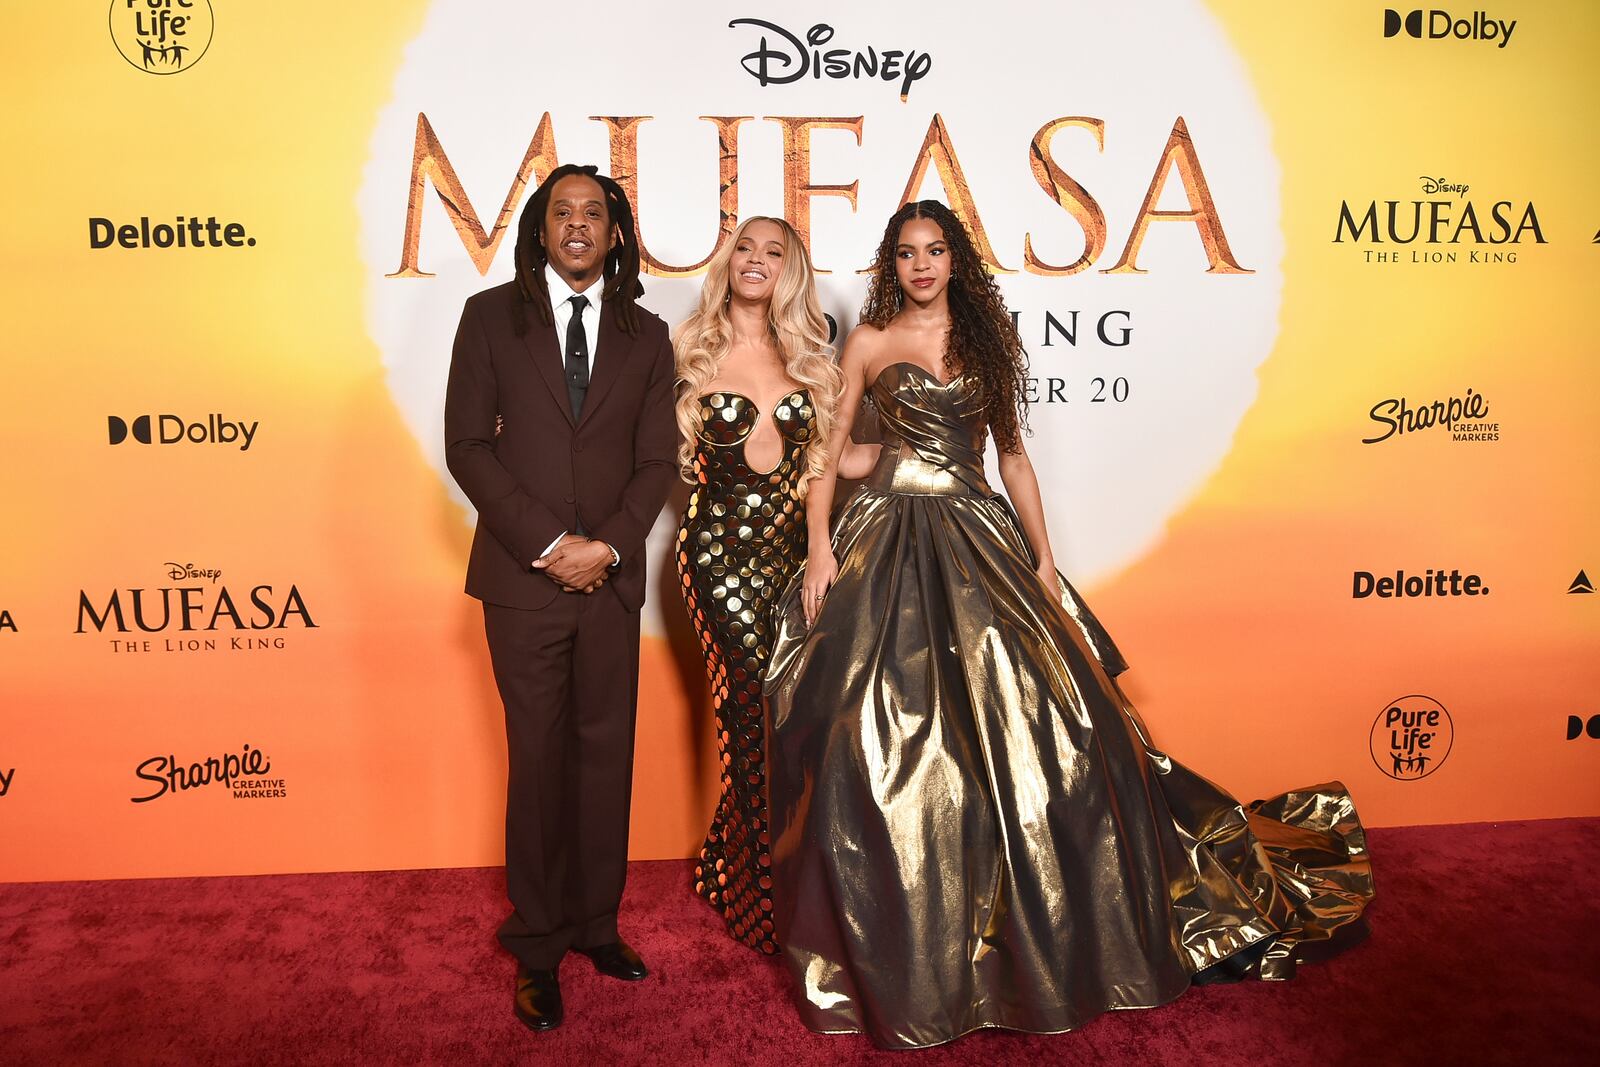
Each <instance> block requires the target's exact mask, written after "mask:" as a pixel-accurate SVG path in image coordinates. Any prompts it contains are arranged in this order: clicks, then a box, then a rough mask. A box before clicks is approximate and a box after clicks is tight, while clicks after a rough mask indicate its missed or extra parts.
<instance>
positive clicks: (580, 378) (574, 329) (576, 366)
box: [567, 296, 589, 419]
mask: <svg viewBox="0 0 1600 1067" xmlns="http://www.w3.org/2000/svg"><path fill="white" fill-rule="evenodd" d="M571 303H572V321H571V322H568V323H567V398H568V399H569V400H571V401H572V417H573V419H577V417H578V416H579V415H581V414H582V413H583V397H584V394H585V393H587V392H588V391H589V335H588V334H587V333H586V332H585V331H584V329H583V309H584V308H586V307H588V306H589V298H588V297H586V296H575V297H573V298H572V301H571Z"/></svg>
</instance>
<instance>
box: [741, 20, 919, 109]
mask: <svg viewBox="0 0 1600 1067" xmlns="http://www.w3.org/2000/svg"><path fill="white" fill-rule="evenodd" d="M735 26H753V27H755V28H756V29H757V30H758V31H759V32H760V34H761V36H760V37H759V38H758V40H757V43H756V48H755V51H753V52H749V53H746V54H745V55H744V56H743V57H741V58H740V60H739V65H740V66H742V67H744V69H745V70H746V71H748V72H749V73H750V76H751V77H753V78H755V80H756V81H758V82H760V83H761V84H762V85H763V86H767V85H788V84H789V83H791V82H797V81H799V80H800V79H802V78H804V77H807V76H810V77H812V78H833V79H839V78H851V79H860V78H877V79H879V80H880V81H886V82H898V83H899V84H900V100H901V101H902V102H904V101H905V100H906V98H907V97H909V96H910V95H911V87H912V86H913V85H915V84H916V83H917V82H919V81H921V80H922V79H923V78H926V77H927V76H928V72H929V71H930V70H932V69H933V57H932V56H930V55H929V54H928V53H927V52H919V51H917V50H916V49H914V48H885V49H882V50H881V51H880V50H879V49H878V47H877V46H876V45H871V44H869V45H867V46H866V47H865V48H863V49H859V50H856V49H850V48H826V47H824V46H825V45H828V44H830V43H832V41H833V27H832V26H829V25H827V24H826V23H822V22H819V23H817V24H816V25H815V26H813V27H811V28H810V29H809V30H807V31H806V34H805V37H804V38H803V39H802V38H801V37H798V36H796V35H795V34H793V33H790V32H789V31H788V30H786V29H784V28H783V27H782V26H779V25H777V24H776V23H772V22H766V21H764V20H762V19H734V20H733V21H732V22H730V23H728V27H729V28H730V29H732V28H733V27H735Z"/></svg>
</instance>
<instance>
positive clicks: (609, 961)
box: [576, 941, 650, 982]
mask: <svg viewBox="0 0 1600 1067" xmlns="http://www.w3.org/2000/svg"><path fill="white" fill-rule="evenodd" d="M576 951H578V952H581V953H582V954H583V955H585V956H588V957H589V959H590V960H592V961H593V962H594V969H595V970H597V971H599V972H600V973H601V974H603V975H606V976H607V977H610V978H620V979H622V980H623V981H624V982H637V981H639V980H640V979H643V978H648V977H649V976H650V971H649V969H648V968H646V967H645V965H644V960H642V959H640V958H639V954H638V953H637V952H635V951H633V949H631V948H629V947H628V945H627V943H626V942H623V941H613V942H611V943H610V944H609V945H596V946H595V947H594V948H580V949H577V950H576Z"/></svg>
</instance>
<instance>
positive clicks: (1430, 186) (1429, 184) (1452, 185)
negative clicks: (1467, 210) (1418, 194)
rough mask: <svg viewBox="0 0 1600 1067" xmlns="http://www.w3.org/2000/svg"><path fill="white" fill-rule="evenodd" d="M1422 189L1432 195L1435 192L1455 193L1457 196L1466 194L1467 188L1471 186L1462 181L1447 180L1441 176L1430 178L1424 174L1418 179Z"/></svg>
mask: <svg viewBox="0 0 1600 1067" xmlns="http://www.w3.org/2000/svg"><path fill="white" fill-rule="evenodd" d="M1420 180H1421V182H1422V191H1423V192H1425V193H1427V194H1428V195H1429V196H1432V195H1433V194H1435V193H1455V194H1456V195H1457V196H1466V195H1467V190H1468V189H1471V188H1472V186H1470V185H1467V184H1466V183H1464V182H1449V181H1445V180H1444V179H1443V178H1430V177H1428V176H1427V175H1426V174H1424V175H1423V176H1422V178H1421V179H1420Z"/></svg>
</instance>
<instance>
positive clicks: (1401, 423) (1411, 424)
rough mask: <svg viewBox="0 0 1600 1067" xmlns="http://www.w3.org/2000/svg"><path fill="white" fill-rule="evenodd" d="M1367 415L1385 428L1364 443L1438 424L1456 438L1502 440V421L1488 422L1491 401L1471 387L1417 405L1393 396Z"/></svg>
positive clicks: (1425, 428) (1376, 441)
mask: <svg viewBox="0 0 1600 1067" xmlns="http://www.w3.org/2000/svg"><path fill="white" fill-rule="evenodd" d="M1367 417H1368V418H1370V419H1371V420H1372V421H1373V422H1375V423H1377V424H1378V425H1379V426H1381V427H1383V430H1382V432H1381V433H1380V432H1374V433H1373V435H1372V436H1370V437H1363V438H1362V439H1361V443H1362V444H1364V445H1376V444H1380V443H1382V442H1384V441H1387V440H1389V438H1391V437H1403V436H1405V435H1406V434H1408V433H1417V432H1419V431H1421V430H1428V429H1432V428H1434V427H1436V426H1442V427H1444V428H1445V429H1446V430H1448V431H1449V433H1450V440H1452V441H1490V442H1492V441H1498V440H1500V424H1499V423H1498V422H1490V421H1488V420H1489V402H1488V401H1487V400H1485V399H1484V398H1483V394H1482V393H1475V392H1473V391H1472V390H1471V389H1468V390H1467V392H1466V395H1465V396H1460V397H1455V396H1453V397H1451V398H1450V399H1448V400H1435V401H1432V402H1431V403H1424V404H1418V405H1415V406H1413V405H1412V404H1411V403H1410V402H1409V401H1408V400H1407V399H1406V398H1405V397H1403V396H1401V397H1391V398H1390V399H1388V400H1380V401H1378V402H1377V403H1376V404H1374V405H1372V407H1371V409H1370V410H1369V411H1368V412H1367Z"/></svg>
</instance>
